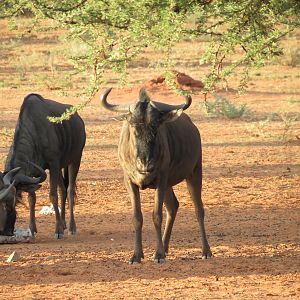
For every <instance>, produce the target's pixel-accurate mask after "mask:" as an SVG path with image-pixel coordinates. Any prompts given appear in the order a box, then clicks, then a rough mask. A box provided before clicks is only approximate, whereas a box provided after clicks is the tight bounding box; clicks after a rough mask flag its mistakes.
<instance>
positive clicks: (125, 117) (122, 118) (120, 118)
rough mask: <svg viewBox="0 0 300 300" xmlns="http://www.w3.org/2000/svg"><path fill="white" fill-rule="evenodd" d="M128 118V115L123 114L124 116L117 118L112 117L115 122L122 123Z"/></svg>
mask: <svg viewBox="0 0 300 300" xmlns="http://www.w3.org/2000/svg"><path fill="white" fill-rule="evenodd" d="M129 116H130V113H128V114H124V115H120V116H117V117H113V119H114V120H116V121H124V120H127V118H128V117H129Z"/></svg>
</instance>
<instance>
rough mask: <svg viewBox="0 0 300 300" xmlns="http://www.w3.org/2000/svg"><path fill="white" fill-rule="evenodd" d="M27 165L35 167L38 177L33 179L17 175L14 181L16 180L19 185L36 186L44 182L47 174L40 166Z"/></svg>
mask: <svg viewBox="0 0 300 300" xmlns="http://www.w3.org/2000/svg"><path fill="white" fill-rule="evenodd" d="M28 163H29V164H31V165H32V166H33V167H35V168H36V169H37V170H38V171H39V172H40V177H37V178H33V177H30V176H26V175H24V174H17V175H16V176H15V177H14V179H15V180H16V183H17V184H18V183H21V184H38V183H41V182H43V181H45V180H46V178H47V174H46V172H45V170H44V169H42V168H41V167H40V166H38V165H36V164H35V163H33V162H31V161H29V162H28Z"/></svg>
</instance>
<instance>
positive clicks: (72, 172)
mask: <svg viewBox="0 0 300 300" xmlns="http://www.w3.org/2000/svg"><path fill="white" fill-rule="evenodd" d="M79 166H80V158H79V160H78V161H76V162H74V163H72V164H71V165H69V167H68V170H69V186H68V199H69V211H70V223H69V234H70V235H75V234H76V223H75V217H74V206H75V196H76V177H77V174H78V170H79Z"/></svg>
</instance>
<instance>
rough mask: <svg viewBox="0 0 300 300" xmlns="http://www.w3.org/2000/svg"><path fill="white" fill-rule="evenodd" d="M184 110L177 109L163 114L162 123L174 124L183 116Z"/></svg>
mask: <svg viewBox="0 0 300 300" xmlns="http://www.w3.org/2000/svg"><path fill="white" fill-rule="evenodd" d="M182 112H183V109H175V110H171V111H169V112H167V113H165V114H163V116H162V118H161V121H162V122H173V121H175V120H176V119H177V118H178V117H180V115H181V114H182Z"/></svg>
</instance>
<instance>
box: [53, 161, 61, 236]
mask: <svg viewBox="0 0 300 300" xmlns="http://www.w3.org/2000/svg"><path fill="white" fill-rule="evenodd" d="M59 176H61V173H60V169H59V168H58V166H56V165H55V166H53V167H51V166H50V200H51V203H52V205H53V209H54V211H55V219H56V225H55V235H54V236H55V238H57V239H61V238H63V236H64V225H63V221H62V219H61V216H60V213H59V210H58V195H57V185H58V180H59Z"/></svg>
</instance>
